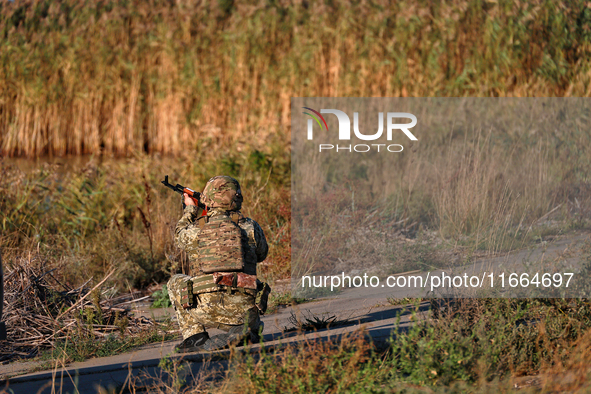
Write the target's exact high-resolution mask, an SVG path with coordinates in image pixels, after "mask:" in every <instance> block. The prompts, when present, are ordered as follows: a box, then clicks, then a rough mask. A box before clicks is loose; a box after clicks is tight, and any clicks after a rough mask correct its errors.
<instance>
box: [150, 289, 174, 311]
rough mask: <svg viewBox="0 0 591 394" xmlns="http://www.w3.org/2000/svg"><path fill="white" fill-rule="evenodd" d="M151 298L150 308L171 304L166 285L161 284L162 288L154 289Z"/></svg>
mask: <svg viewBox="0 0 591 394" xmlns="http://www.w3.org/2000/svg"><path fill="white" fill-rule="evenodd" d="M152 298H153V299H154V301H153V302H152V306H151V308H170V307H171V306H172V303H171V302H170V297H169V296H168V287H166V285H162V290H156V291H155V292H154V293H153V294H152Z"/></svg>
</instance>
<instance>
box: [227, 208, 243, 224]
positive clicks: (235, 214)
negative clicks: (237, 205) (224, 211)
mask: <svg viewBox="0 0 591 394" xmlns="http://www.w3.org/2000/svg"><path fill="white" fill-rule="evenodd" d="M240 216H241V215H240V214H239V213H238V212H235V211H232V212H230V219H232V221H233V222H234V223H236V224H238V221H239V220H240Z"/></svg>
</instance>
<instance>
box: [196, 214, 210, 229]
mask: <svg viewBox="0 0 591 394" xmlns="http://www.w3.org/2000/svg"><path fill="white" fill-rule="evenodd" d="M197 223H199V228H200V229H201V230H203V228H204V227H205V224H206V223H209V216H200V217H198V218H197Z"/></svg>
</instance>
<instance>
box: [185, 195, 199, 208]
mask: <svg viewBox="0 0 591 394" xmlns="http://www.w3.org/2000/svg"><path fill="white" fill-rule="evenodd" d="M183 196H184V197H185V205H197V204H195V201H193V199H192V198H191V197H189V195H188V194H187V193H183Z"/></svg>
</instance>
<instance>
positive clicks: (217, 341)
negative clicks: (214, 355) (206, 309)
mask: <svg viewBox="0 0 591 394" xmlns="http://www.w3.org/2000/svg"><path fill="white" fill-rule="evenodd" d="M249 335H250V331H249V330H247V329H245V327H244V326H243V325H240V326H234V327H232V328H230V330H229V331H228V332H227V333H225V334H219V335H214V336H213V337H211V338H210V339H209V340H208V341H207V342H205V344H204V345H203V346H202V347H201V349H203V350H207V351H210V352H211V351H213V350H220V349H225V348H227V347H229V346H230V345H234V344H236V345H241V342H242V341H244V339H245V338H249Z"/></svg>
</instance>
